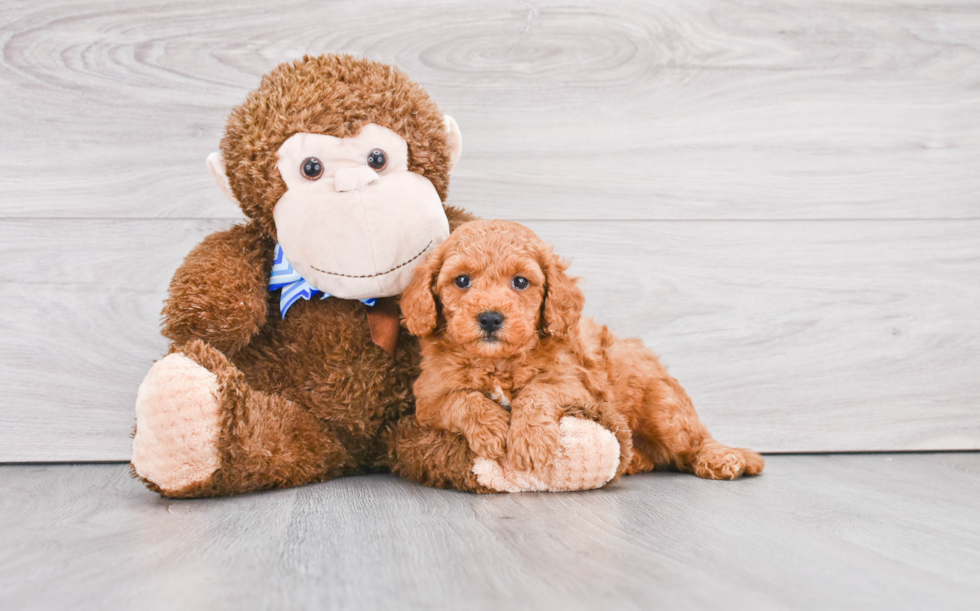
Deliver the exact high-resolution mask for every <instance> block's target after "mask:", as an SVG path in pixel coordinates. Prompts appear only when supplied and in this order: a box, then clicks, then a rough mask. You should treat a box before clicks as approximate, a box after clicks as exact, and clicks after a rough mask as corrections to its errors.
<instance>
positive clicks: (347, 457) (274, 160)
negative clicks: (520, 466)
mask: <svg viewBox="0 0 980 611" xmlns="http://www.w3.org/2000/svg"><path fill="white" fill-rule="evenodd" d="M460 150H461V137H460V132H459V129H458V127H457V126H456V123H455V122H454V121H453V120H452V119H451V118H449V117H447V116H444V115H443V114H442V113H441V112H440V111H439V109H438V108H437V107H436V105H435V104H434V103H433V102H432V101H431V100H430V99H429V97H428V95H427V94H426V93H425V91H424V90H423V89H422V88H421V87H419V86H418V85H417V84H415V83H413V82H412V81H410V80H409V79H408V78H407V77H406V76H405V75H404V74H402V73H401V72H399V71H398V70H396V69H394V68H392V67H390V66H386V65H384V64H379V63H376V62H372V61H367V60H363V59H356V58H353V57H350V56H333V55H331V56H321V57H306V58H304V59H302V60H300V61H297V62H295V63H292V64H283V65H281V66H279V67H278V68H276V69H275V70H273V71H272V72H270V73H269V74H267V75H266V76H265V77H264V78H263V79H262V83H261V85H260V86H259V88H258V89H257V90H256V91H254V92H252V93H251V94H250V95H249V96H248V98H247V99H246V101H245V102H244V103H243V104H241V105H240V106H238V107H237V108H235V109H234V110H233V111H232V114H231V116H230V118H229V120H228V125H227V130H226V134H225V137H224V138H223V140H222V141H221V153H220V154H218V153H215V154H213V155H212V156H211V157H209V158H208V168H209V170H210V172H211V175H212V177H213V178H214V179H215V180H216V182H217V183H218V185H219V187H221V189H222V190H223V192H224V193H225V194H226V195H227V196H228V197H230V198H231V199H233V200H234V201H236V202H238V203H239V204H240V206H241V208H242V210H243V211H244V212H245V214H246V215H247V216H248V218H249V221H248V223H247V224H244V225H237V226H234V227H232V228H231V229H229V230H227V231H223V232H219V233H215V234H213V235H211V236H208V237H207V238H206V239H205V240H204V241H203V242H202V243H201V244H200V245H199V246H197V247H196V248H195V249H194V250H193V251H192V252H191V253H190V254H189V255H188V256H187V258H186V259H185V261H184V263H183V265H182V266H181V267H180V269H178V270H177V272H176V274H175V275H174V278H173V280H172V282H171V285H170V295H169V298H168V300H167V302H166V305H165V306H164V311H163V315H164V327H163V333H164V335H165V336H166V337H167V338H169V339H170V340H171V341H172V345H171V349H170V352H169V354H168V355H167V356H166V357H164V358H163V359H161V360H160V361H158V362H157V363H155V364H154V366H153V367H152V368H151V370H150V372H149V373H148V374H147V377H146V379H145V380H144V381H143V383H142V385H141V386H140V389H139V393H138V397H137V405H136V411H137V427H136V434H135V436H134V440H133V459H132V469H133V472H134V473H135V474H136V475H137V476H138V477H140V478H141V479H142V480H143V481H144V482H145V483H146V484H147V486H149V487H150V488H152V489H153V490H156V491H158V492H160V493H161V494H164V495H166V496H171V497H197V496H211V495H220V494H232V493H239V492H247V491H251V490H258V489H262V488H270V487H284V486H296V485H300V484H305V483H309V482H314V481H320V480H325V479H328V478H331V477H336V476H339V475H343V474H354V473H362V472H365V471H371V470H379V469H391V470H393V471H395V472H397V473H400V474H402V475H404V476H406V477H409V478H411V479H414V480H416V481H418V482H421V483H423V484H427V485H433V486H440V487H449V486H452V487H457V488H461V489H464V490H472V491H479V492H492V491H495V490H494V488H493V487H488V486H486V485H484V484H482V483H481V482H480V480H479V478H478V476H477V475H476V474H475V473H474V472H473V464H474V458H475V456H474V454H473V453H472V452H471V451H470V449H469V447H468V446H467V444H466V441H465V440H464V439H463V438H462V437H460V436H458V435H454V434H449V433H445V432H440V431H435V430H432V429H428V428H424V427H421V426H420V425H419V424H418V423H417V422H416V421H415V418H414V416H413V415H412V414H413V398H412V383H413V381H414V380H415V378H416V377H417V376H418V373H419V369H418V363H419V350H418V343H417V340H416V339H415V338H413V337H412V336H410V335H409V334H408V333H407V332H406V331H405V330H404V329H403V328H401V327H400V326H399V323H398V310H397V305H396V303H395V299H394V298H395V296H397V295H398V294H399V293H400V292H401V290H402V289H403V288H405V286H406V285H407V284H408V282H409V279H410V278H411V275H412V271H413V269H414V267H415V266H416V265H417V264H418V263H419V262H421V260H423V259H424V257H425V255H426V254H427V253H428V252H429V251H431V250H432V249H433V248H435V247H436V246H438V245H439V244H440V243H441V242H442V241H444V240H445V239H446V238H447V237H448V235H449V232H450V231H451V230H452V229H454V228H455V227H456V226H458V225H459V224H461V223H463V222H465V221H467V220H469V219H470V218H472V217H470V216H469V215H468V214H466V213H465V212H462V211H460V210H457V209H454V208H452V207H448V206H445V207H444V206H443V204H442V202H443V201H444V200H445V199H446V195H447V191H448V187H449V172H450V169H451V168H452V166H453V164H454V163H455V162H456V160H457V159H458V157H459V154H460ZM592 425H594V423H588V426H592ZM582 426H585V427H586V428H588V427H587V426H586V425H585V424H583V425H582ZM597 426H598V425H595V427H597ZM579 428H582V427H581V426H580V427H579ZM601 433H606V435H602V434H601ZM611 437H612V436H611V434H608V433H607V432H606V431H604V430H599V431H598V432H597V431H595V430H592V429H589V430H585V431H584V432H581V434H580V435H579V436H578V437H577V438H575V437H574V436H571V435H569V436H566V438H564V439H563V446H562V450H561V451H562V452H563V456H561V457H559V458H560V460H558V461H557V463H560V464H561V465H563V467H562V469H559V470H558V471H556V472H555V473H554V474H552V475H551V476H550V477H551V480H550V481H545V483H544V484H539V487H540V488H549V489H568V488H569V486H568V485H567V481H569V478H575V481H576V482H579V481H581V483H576V484H575V487H579V488H590V487H596V486H600V485H602V484H604V483H605V482H606V481H608V480H609V478H610V477H611V474H612V473H615V467H616V465H615V464H613V465H605V464H593V463H589V462H588V460H590V459H588V457H590V456H596V455H597V454H596V450H597V449H599V450H603V451H604V454H603V452H599V454H602V455H610V452H609V451H608V450H609V448H608V447H606V446H608V445H609V444H610V443H615V441H614V440H612V441H610V438H611ZM617 447H618V446H617ZM612 454H613V455H617V456H618V452H613V453H612ZM593 460H594V459H593ZM569 465H571V467H569ZM501 468H502V469H504V471H507V469H506V468H504V467H501ZM569 468H571V469H572V470H573V471H574V470H575V469H578V470H579V471H582V470H585V471H588V472H589V473H596V474H598V475H595V476H594V477H592V478H591V479H590V478H589V477H586V478H584V479H581V474H580V473H571V474H570V473H569ZM610 468H611V471H610ZM607 473H608V474H609V475H604V474H607ZM515 477H516V476H515ZM498 479H499V478H498ZM545 479H546V480H547V476H545ZM501 489H504V488H501ZM506 489H513V486H512V485H510V487H507V488H506Z"/></svg>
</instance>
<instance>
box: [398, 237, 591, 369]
mask: <svg viewBox="0 0 980 611" xmlns="http://www.w3.org/2000/svg"><path fill="white" fill-rule="evenodd" d="M567 268H568V264H567V263H565V262H564V261H562V260H561V259H560V258H559V257H557V256H555V254H554V251H553V250H552V248H551V246H549V245H548V244H545V243H544V242H542V241H541V239H540V238H538V236H537V235H535V234H534V232H533V231H531V230H530V229H528V228H527V227H524V226H523V225H520V224H518V223H513V222H510V221H473V222H470V223H466V224H464V225H462V226H461V227H460V228H459V229H457V230H456V231H454V232H453V233H452V235H450V236H449V239H448V240H446V241H445V242H444V243H443V244H442V245H440V246H439V247H438V248H437V249H436V250H434V251H433V252H432V253H431V254H430V255H429V257H428V258H427V259H426V260H425V262H424V263H423V264H421V265H419V266H418V267H417V268H416V269H415V274H414V276H413V278H412V282H411V284H409V286H408V288H407V289H406V290H405V292H404V293H402V299H401V309H402V314H403V315H404V316H405V322H406V324H407V325H408V330H409V331H411V332H412V333H413V334H415V335H418V336H426V335H432V334H435V333H438V334H440V335H442V336H443V337H444V338H445V339H447V340H449V341H450V342H452V343H454V344H457V345H459V346H461V347H464V348H466V349H468V350H470V351H474V352H476V353H478V354H480V355H483V356H491V357H497V356H507V355H509V354H514V353H516V352H519V351H521V350H527V349H530V348H533V347H534V346H536V345H537V343H538V341H539V337H540V336H541V335H554V336H563V335H565V334H567V333H568V332H569V331H570V330H571V329H573V328H574V327H575V326H576V325H577V324H578V320H579V317H580V316H581V314H582V306H583V304H584V301H585V299H584V297H583V296H582V291H580V290H579V289H578V287H576V286H575V279H573V278H570V277H568V276H567V275H566V274H565V270H566V269H567Z"/></svg>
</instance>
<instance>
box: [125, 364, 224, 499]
mask: <svg viewBox="0 0 980 611" xmlns="http://www.w3.org/2000/svg"><path fill="white" fill-rule="evenodd" d="M219 408H220V389H219V385H218V381H217V376H215V374H213V373H211V372H210V371H208V370H207V369H206V368H204V367H202V366H201V365H198V364H197V363H195V362H194V361H192V360H191V359H189V358H187V357H186V356H184V355H183V354H179V353H173V354H170V355H167V356H166V357H164V358H163V359H161V360H159V361H157V362H156V363H155V364H154V365H153V367H152V368H151V369H150V371H149V373H147V375H146V378H145V379H144V380H143V383H142V384H141V385H140V388H139V392H138V393H137V397H136V435H135V436H134V437H133V459H132V466H133V470H134V471H135V472H136V474H137V475H139V476H140V477H141V478H143V479H144V480H146V481H147V482H148V483H149V484H151V486H150V487H151V488H153V487H155V488H157V489H159V491H160V492H161V493H163V494H164V495H166V496H179V495H180V494H181V493H182V492H183V491H186V490H188V489H191V488H195V487H200V486H201V485H203V484H204V483H205V482H207V481H208V480H209V479H210V478H211V476H212V474H213V473H214V472H215V471H216V470H217V469H218V466H219V464H220V459H219V454H218V434H219V432H220V430H221V423H220V419H219Z"/></svg>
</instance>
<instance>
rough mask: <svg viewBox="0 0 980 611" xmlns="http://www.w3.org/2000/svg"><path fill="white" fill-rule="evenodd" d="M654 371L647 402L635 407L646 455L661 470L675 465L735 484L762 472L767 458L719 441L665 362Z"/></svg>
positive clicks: (646, 386) (647, 385)
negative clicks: (668, 372)
mask: <svg viewBox="0 0 980 611" xmlns="http://www.w3.org/2000/svg"><path fill="white" fill-rule="evenodd" d="M652 365H654V367H653V369H652V370H651V371H649V372H648V374H647V377H646V379H645V380H644V384H643V387H644V390H643V396H642V399H640V400H639V401H638V402H637V403H639V404H634V405H632V406H630V407H631V408H632V410H631V411H633V412H634V414H633V415H634V419H635V420H634V421H635V422H636V428H635V432H636V433H638V434H639V435H638V436H639V437H640V439H639V440H638V441H640V443H639V444H638V447H639V448H640V449H642V450H644V451H646V453H647V454H648V455H649V456H650V457H651V458H652V459H653V461H654V462H655V463H657V464H658V465H672V466H675V467H677V468H678V469H680V470H682V471H687V472H690V473H693V474H695V475H697V476H698V477H703V478H705V479H735V478H737V477H739V476H741V475H756V474H758V473H761V472H762V469H763V467H764V466H765V461H764V460H763V458H762V456H760V455H759V454H758V453H757V452H753V451H752V450H746V449H743V448H730V447H728V446H725V445H722V444H720V443H718V442H717V441H715V440H714V439H713V438H712V437H711V434H710V433H708V429H707V428H705V426H704V425H703V424H702V423H701V420H700V419H699V418H698V415H697V412H695V411H694V405H693V403H692V402H691V399H690V397H688V396H687V393H686V392H685V391H684V389H683V388H682V387H681V385H680V384H678V383H677V380H675V379H674V378H672V377H671V376H670V375H668V374H667V372H666V371H664V370H663V368H662V366H661V365H660V363H659V362H655V361H654V362H653V363H652ZM636 398H637V399H639V397H636Z"/></svg>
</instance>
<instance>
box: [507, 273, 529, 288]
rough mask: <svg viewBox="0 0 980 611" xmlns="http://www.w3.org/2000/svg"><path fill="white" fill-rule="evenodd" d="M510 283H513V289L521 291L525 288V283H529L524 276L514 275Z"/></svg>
mask: <svg viewBox="0 0 980 611" xmlns="http://www.w3.org/2000/svg"><path fill="white" fill-rule="evenodd" d="M511 284H513V285H514V288H515V289H517V290H519V291H523V290H524V289H526V288H527V285H528V284H530V282H528V280H527V278H525V277H524V276H514V281H513V282H512V283H511Z"/></svg>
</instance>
